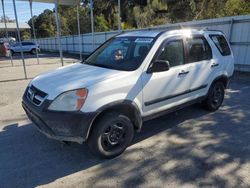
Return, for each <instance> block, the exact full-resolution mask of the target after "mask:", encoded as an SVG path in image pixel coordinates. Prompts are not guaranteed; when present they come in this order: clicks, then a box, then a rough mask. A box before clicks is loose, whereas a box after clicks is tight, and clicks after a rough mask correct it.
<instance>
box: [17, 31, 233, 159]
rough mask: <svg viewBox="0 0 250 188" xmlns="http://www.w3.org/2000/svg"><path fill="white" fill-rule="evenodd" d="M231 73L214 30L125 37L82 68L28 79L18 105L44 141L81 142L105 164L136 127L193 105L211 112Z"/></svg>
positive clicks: (230, 64)
mask: <svg viewBox="0 0 250 188" xmlns="http://www.w3.org/2000/svg"><path fill="white" fill-rule="evenodd" d="M233 71H234V58H233V54H232V51H231V48H230V46H229V44H228V42H227V40H226V39H225V36H224V34H223V33H222V32H220V31H209V30H174V31H163V32H161V31H158V30H155V31H154V30H152V31H135V32H127V33H122V34H120V35H118V36H115V37H113V38H111V39H109V40H108V41H106V42H105V43H104V44H102V45H101V46H100V47H99V48H97V49H96V50H95V51H94V52H93V53H92V54H91V55H90V56H89V57H88V58H87V59H86V60H85V61H84V62H82V63H77V64H74V65H70V66H66V67H64V68H59V69H57V70H55V71H50V72H48V73H45V74H42V75H40V76H37V77H36V78H34V79H33V80H32V81H31V82H30V83H29V85H28V87H27V89H26V91H25V93H24V96H23V102H22V104H23V108H24V110H25V111H26V113H27V115H28V117H29V118H30V120H31V121H33V122H34V124H35V125H36V126H37V127H38V129H39V130H40V131H41V132H42V133H44V134H45V135H47V136H48V137H50V138H53V139H56V140H60V141H72V142H78V143H83V142H84V141H86V142H87V144H88V146H89V148H90V150H91V151H92V152H93V153H95V154H97V155H98V156H100V157H105V158H112V157H115V156H117V155H119V154H121V153H122V152H123V151H124V150H125V149H126V148H127V147H128V146H129V144H130V143H131V142H132V140H133V137H134V132H135V131H137V132H139V131H140V130H141V128H142V124H143V122H144V121H147V120H149V119H152V118H155V117H158V116H160V115H163V114H166V113H169V112H173V111H175V110H178V109H180V108H183V107H186V106H188V105H191V104H194V103H202V104H203V106H204V107H205V108H206V109H208V110H210V111H215V110H217V109H218V108H219V107H220V106H221V104H222V102H223V99H224V93H225V88H226V87H227V85H228V83H229V80H230V77H231V76H232V75H233Z"/></svg>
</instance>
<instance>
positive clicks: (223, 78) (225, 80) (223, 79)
mask: <svg viewBox="0 0 250 188" xmlns="http://www.w3.org/2000/svg"><path fill="white" fill-rule="evenodd" d="M229 80H230V79H229V77H228V76H227V75H221V76H218V77H216V78H215V79H214V80H213V82H212V84H211V85H213V84H214V83H215V82H218V81H221V82H222V83H223V85H224V87H225V88H227V86H228V83H229Z"/></svg>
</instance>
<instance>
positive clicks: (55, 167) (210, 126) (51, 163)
mask: <svg viewBox="0 0 250 188" xmlns="http://www.w3.org/2000/svg"><path fill="white" fill-rule="evenodd" d="M1 63H3V62H2V61H0V65H1ZM54 67H55V65H51V66H49V67H47V66H45V65H33V66H32V65H31V66H30V68H31V70H32V72H36V73H38V72H39V73H40V72H43V71H45V70H47V69H51V68H54ZM15 70H16V69H15V68H10V67H8V68H6V69H5V68H0V75H2V74H5V72H6V71H10V72H12V71H15ZM13 74H15V73H13ZM249 80H250V76H249V75H239V74H236V77H235V78H234V79H233V80H232V82H231V84H230V87H229V89H227V93H226V99H225V101H224V104H223V106H222V107H221V108H220V110H218V111H217V112H214V113H209V112H207V111H205V110H203V109H201V108H200V106H199V105H194V106H191V107H188V108H185V109H183V110H180V111H178V112H175V113H171V114H169V115H166V116H163V117H161V118H158V119H155V120H151V121H148V122H146V123H144V126H143V129H142V132H141V133H138V134H136V136H135V139H134V142H133V143H132V145H131V146H130V147H129V148H128V149H127V150H126V151H125V152H124V154H122V155H121V156H119V157H117V158H115V159H112V160H100V159H97V158H95V157H94V156H92V155H91V154H90V153H89V150H88V149H87V146H86V144H83V145H79V144H70V145H62V144H61V143H59V142H57V141H54V140H50V139H47V138H46V137H45V136H44V135H42V134H41V133H40V132H38V131H37V129H36V128H35V126H34V125H32V123H30V122H29V121H28V120H27V118H26V116H25V115H24V111H23V110H22V108H21V105H20V104H21V96H22V94H23V91H24V89H25V87H26V85H27V84H28V82H29V80H28V81H26V80H18V81H8V82H0V96H1V98H0V161H1V162H0V187H37V186H41V187H183V186H185V187H201V186H206V187H210V186H214V187H250V100H249V93H250V82H249Z"/></svg>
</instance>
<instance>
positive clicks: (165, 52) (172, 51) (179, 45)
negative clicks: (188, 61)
mask: <svg viewBox="0 0 250 188" xmlns="http://www.w3.org/2000/svg"><path fill="white" fill-rule="evenodd" d="M157 60H164V61H168V62H169V65H170V67H175V66H178V65H183V64H184V49H183V42H182V40H173V41H170V42H167V43H166V44H164V45H163V47H161V49H160V54H159V55H158V57H157Z"/></svg>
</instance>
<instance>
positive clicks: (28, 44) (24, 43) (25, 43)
mask: <svg viewBox="0 0 250 188" xmlns="http://www.w3.org/2000/svg"><path fill="white" fill-rule="evenodd" d="M22 45H23V46H30V45H35V44H34V43H32V42H22Z"/></svg>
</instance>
